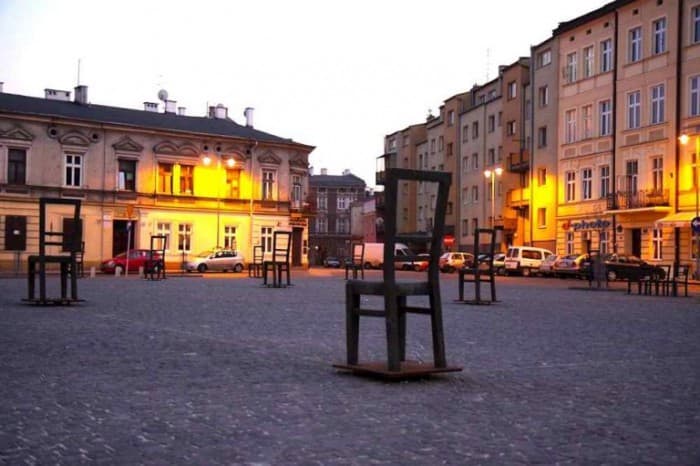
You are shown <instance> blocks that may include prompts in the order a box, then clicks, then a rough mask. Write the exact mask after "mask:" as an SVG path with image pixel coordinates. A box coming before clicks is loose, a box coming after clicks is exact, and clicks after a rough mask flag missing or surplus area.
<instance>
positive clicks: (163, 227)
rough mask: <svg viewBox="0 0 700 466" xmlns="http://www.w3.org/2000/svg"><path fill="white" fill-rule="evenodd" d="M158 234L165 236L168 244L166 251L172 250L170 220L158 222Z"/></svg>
mask: <svg viewBox="0 0 700 466" xmlns="http://www.w3.org/2000/svg"><path fill="white" fill-rule="evenodd" d="M156 235H158V236H165V245H166V246H167V249H166V251H169V250H170V223H168V222H158V223H156Z"/></svg>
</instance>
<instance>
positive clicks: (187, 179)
mask: <svg viewBox="0 0 700 466" xmlns="http://www.w3.org/2000/svg"><path fill="white" fill-rule="evenodd" d="M180 194H194V167H193V166H192V165H180Z"/></svg>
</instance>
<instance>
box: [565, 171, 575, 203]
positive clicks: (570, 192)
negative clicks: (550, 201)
mask: <svg viewBox="0 0 700 466" xmlns="http://www.w3.org/2000/svg"><path fill="white" fill-rule="evenodd" d="M565 200H566V202H574V201H575V200H576V173H575V172H573V171H569V172H566V197H565Z"/></svg>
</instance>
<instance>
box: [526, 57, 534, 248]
mask: <svg viewBox="0 0 700 466" xmlns="http://www.w3.org/2000/svg"><path fill="white" fill-rule="evenodd" d="M535 63H536V59H535V57H534V54H533V47H530V69H529V73H530V166H529V169H530V170H529V171H530V173H529V175H528V176H529V177H530V181H529V183H530V209H529V210H530V212H529V217H530V218H529V220H530V245H533V246H534V235H535V228H534V225H533V223H534V221H533V220H534V218H536V217H535V212H533V207H534V206H533V203H534V200H535V193H534V190H535V188H534V184H535V183H534V182H533V180H534V173H535V98H536V94H535V89H536V88H535ZM524 87H525V86H523V88H524ZM524 96H525V93H524V91H523V97H524ZM526 112H527V109H526ZM523 122H524V120H523ZM524 126H525V125H523V128H524ZM525 140H526V141H527V138H525Z"/></svg>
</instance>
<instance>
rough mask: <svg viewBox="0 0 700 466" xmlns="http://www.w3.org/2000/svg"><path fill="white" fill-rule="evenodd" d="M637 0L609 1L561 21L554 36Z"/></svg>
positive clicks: (554, 31) (553, 32)
mask: <svg viewBox="0 0 700 466" xmlns="http://www.w3.org/2000/svg"><path fill="white" fill-rule="evenodd" d="M634 1H636V0H616V1H613V2H610V3H607V4H605V5H603V6H602V7H600V8H598V9H597V10H593V11H590V12H588V13H586V14H584V15H581V16H579V17H578V18H574V19H572V20H571V21H565V22H563V23H559V26H558V27H557V28H556V29H555V30H553V31H552V35H553V36H557V35H559V34H563V33H565V32H568V31H571V30H572V29H575V28H577V27H579V26H581V25H584V24H586V23H588V22H590V21H592V20H594V19H597V18H600V17H601V16H604V15H607V14H608V13H612V12H614V11H615V10H617V9H618V8H621V7H623V6H625V5H627V4H629V3H632V2H634Z"/></svg>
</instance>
